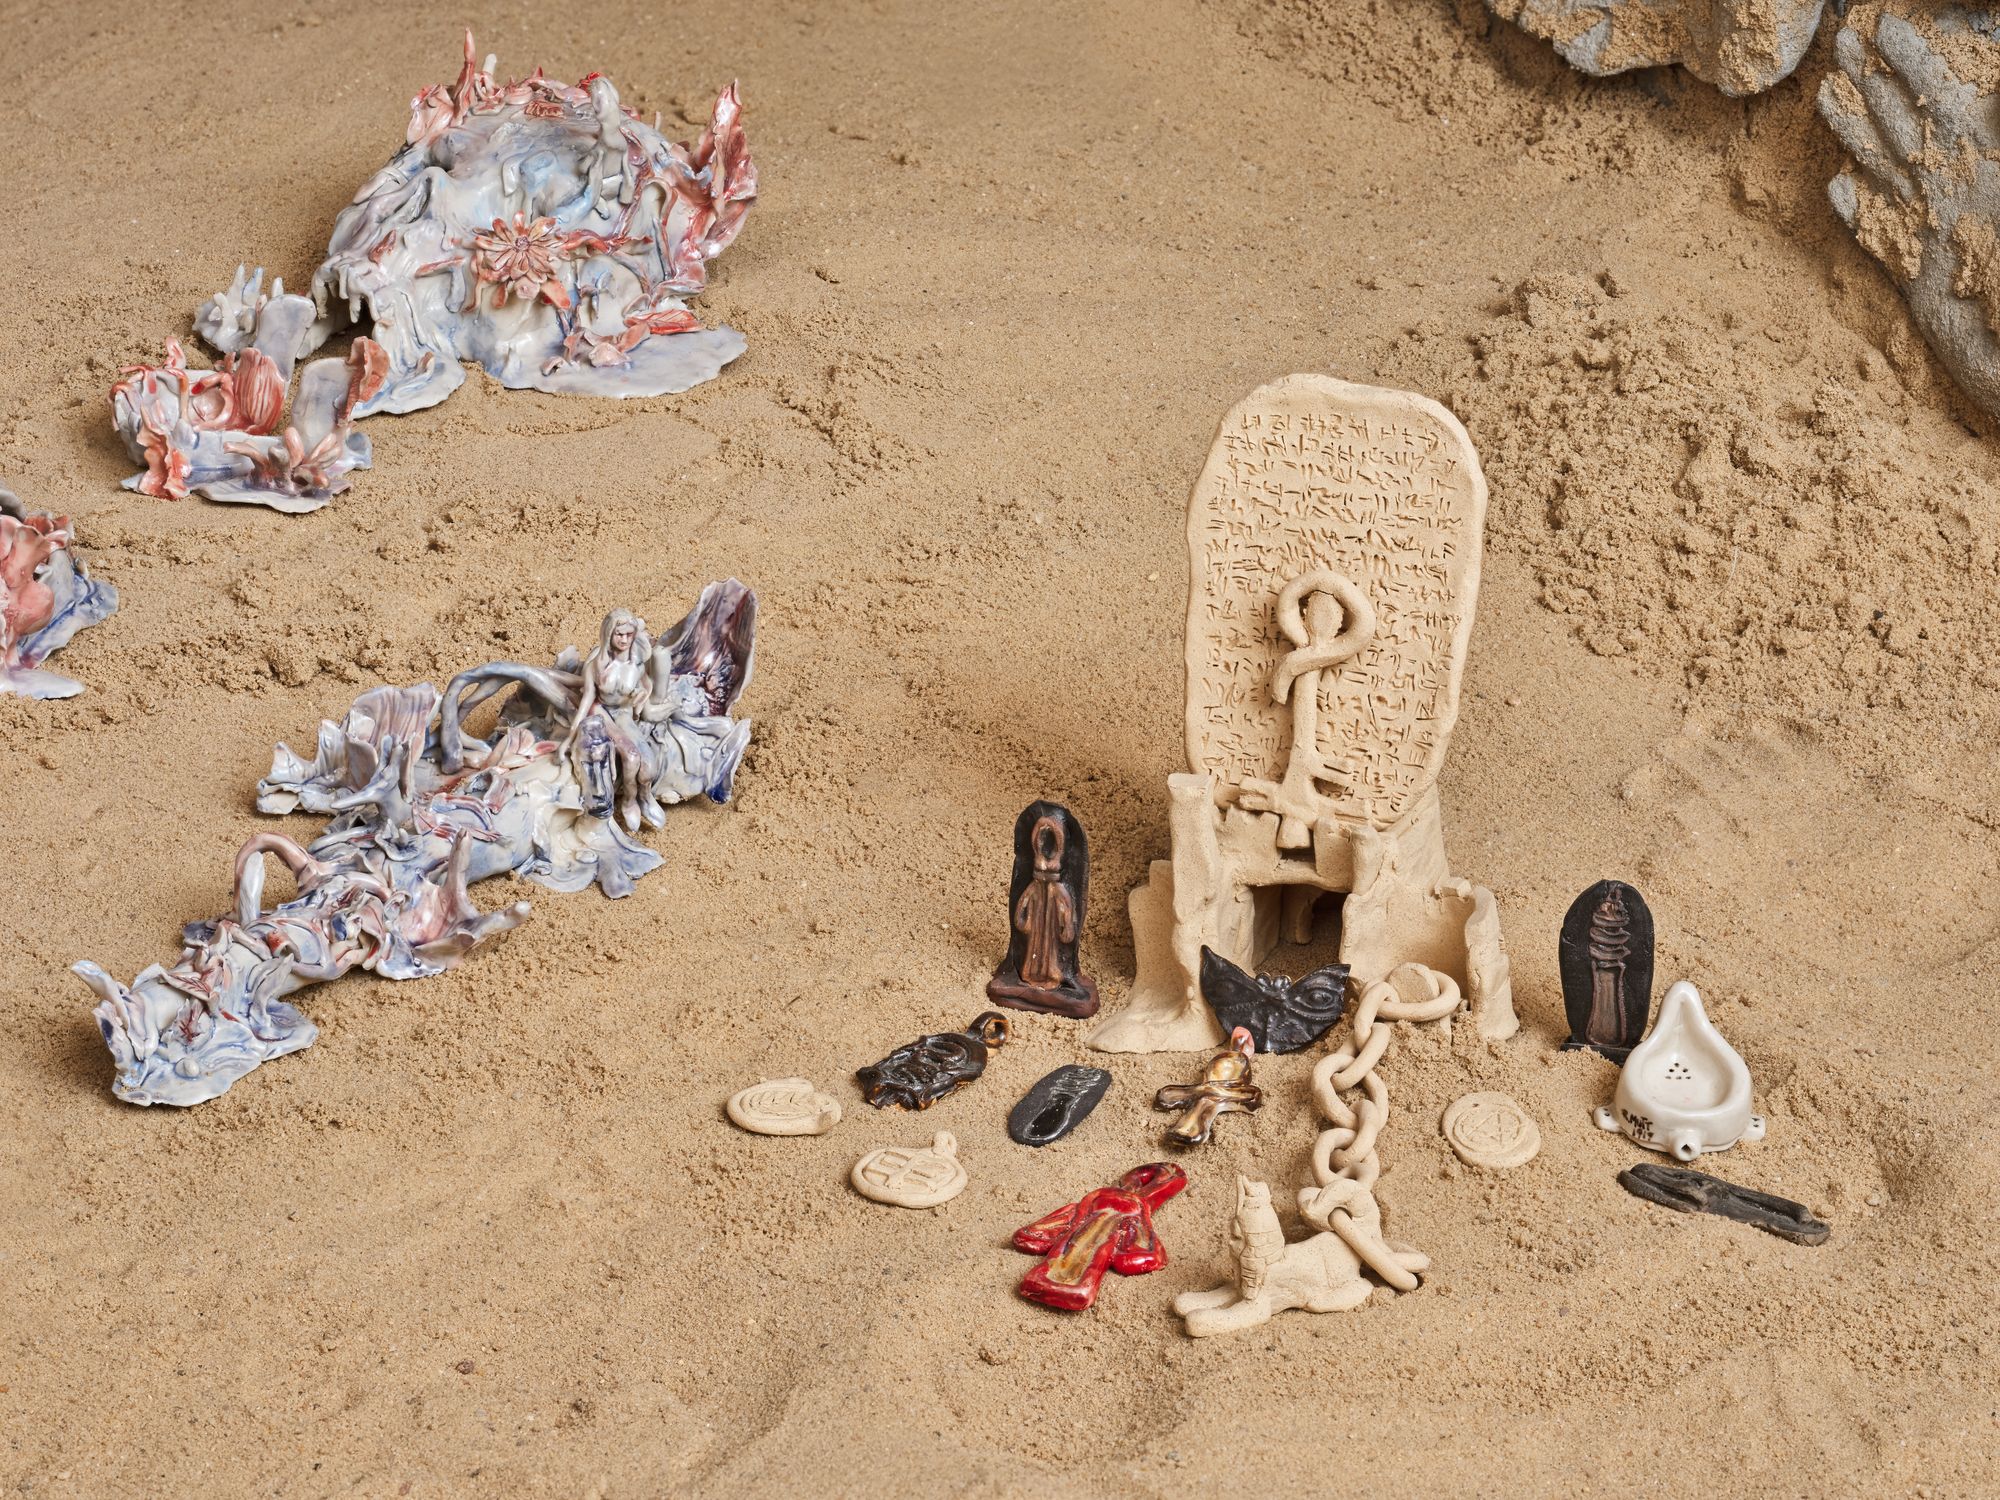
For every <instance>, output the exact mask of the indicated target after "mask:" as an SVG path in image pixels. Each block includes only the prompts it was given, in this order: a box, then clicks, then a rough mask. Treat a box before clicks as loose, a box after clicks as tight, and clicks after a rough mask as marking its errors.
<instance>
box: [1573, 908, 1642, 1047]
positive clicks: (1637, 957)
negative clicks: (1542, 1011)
mask: <svg viewBox="0 0 2000 1500" xmlns="http://www.w3.org/2000/svg"><path fill="white" fill-rule="evenodd" d="M1556 957H1557V960H1558V963H1559V965H1560V967H1561V969H1562V986H1563V1010H1564V1011H1565V1012H1566V1013H1567V1015H1568V1016H1569V1031H1570V1036H1569V1040H1568V1041H1566V1042H1564V1043H1563V1048H1564V1050H1565V1051H1567V1050H1569V1049H1571V1048H1575V1047H1588V1048H1589V1049H1590V1050H1591V1051H1593V1052H1596V1053H1598V1054H1600V1055H1601V1056H1604V1057H1608V1058H1610V1059H1611V1061H1613V1062H1615V1063H1620V1064H1622V1063H1623V1062H1624V1061H1625V1059H1626V1057H1627V1055H1628V1054H1630V1052H1631V1051H1632V1049H1633V1048H1634V1047H1636V1046H1638V1045H1639V1039H1640V1038H1641V1037H1643V1036H1644V1035H1645V1034H1646V1017H1647V1016H1648V1015H1649V1014H1651V1012H1652V1008H1653V914H1652V912H1650V911H1648V910H1647V909H1646V903H1645V901H1644V899H1643V898H1642V897H1641V896H1640V895H1639V893H1638V892H1637V891H1635V890H1633V889H1632V887H1631V886H1629V885H1626V884H1625V883H1624V882H1623V881H1621V880H1600V881H1598V882H1597V884H1596V885H1594V886H1592V887H1591V888H1590V889H1589V890H1587V891H1585V892H1584V893H1583V894H1582V895H1581V896H1578V897H1577V898H1576V900H1575V902H1573V903H1572V904H1571V906H1570V909H1569V914H1568V915H1567V916H1565V917H1564V918H1563V924H1562V937H1561V939H1560V940H1559V941H1558V943H1557V948H1556Z"/></svg>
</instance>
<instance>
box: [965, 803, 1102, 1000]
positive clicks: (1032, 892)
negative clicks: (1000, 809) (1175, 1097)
mask: <svg viewBox="0 0 2000 1500" xmlns="http://www.w3.org/2000/svg"><path fill="white" fill-rule="evenodd" d="M1089 885H1090V846H1089V844H1088V843H1086V842H1085V840H1084V837H1083V825H1082V824H1081V823H1079V822H1077V820H1076V816H1075V814H1073V813H1072V812H1071V811H1070V810H1069V809H1068V808H1066V807H1064V806H1063V805H1062V804H1061V803H1059V802H1032V803H1030V804H1029V805H1028V807H1027V809H1026V811H1024V812H1023V813H1022V814H1021V816H1020V817H1019V818H1017V819H1016V820H1015V822H1014V880H1013V884H1012V885H1011V886H1010V887H1009V888H1008V893H1007V920H1008V925H1009V926H1011V927H1012V929H1013V933H1012V936H1011V937H1010V938H1009V939H1008V943H1007V957H1006V960H1005V961H1004V962H1003V963H1002V964H1001V965H1000V968H999V970H998V972H996V973H995V974H994V976H993V978H992V980H991V981H990V982H988V984H987V986H986V994H987V998H988V999H991V1000H995V1001H998V1002H999V1003H1000V1004H1002V1005H1012V1006H1014V1007H1016V1008H1017V1009H1020V1010H1046V1011H1054V1012H1055V1013H1056V1014H1057V1015H1063V1016H1079V1017H1081V1016H1094V1015H1096V1014H1097V986H1096V985H1095V984H1093V983H1092V982H1091V981H1090V980H1088V979H1086V978H1084V976H1083V975H1082V973H1080V972H1079V971H1078V969H1077V960H1076V945H1077V940H1078V939H1079V938H1081V937H1082V936H1083V901H1084V893H1085V891H1086V890H1087V889H1088V887H1089Z"/></svg>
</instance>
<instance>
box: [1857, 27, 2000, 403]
mask: <svg viewBox="0 0 2000 1500" xmlns="http://www.w3.org/2000/svg"><path fill="white" fill-rule="evenodd" d="M1976 29H1977V28H1976V27H1975V24H1974V21H1973V19H1972V18H1971V17H1970V16H1968V14H1967V13H1966V12H1965V11H1964V10H1962V9H1959V8H1958V7H1956V6H1947V7H1944V8H1942V9H1939V10H1937V11H1935V12H1933V13H1931V14H1929V15H1925V16H1923V17H1921V21H1920V24H1913V23H1912V22H1911V21H1909V20H1905V19H1904V18H1903V17H1901V16H1883V17H1882V18H1881V19H1880V20H1879V21H1878V22H1877V23H1876V27H1875V34H1874V36H1873V38H1872V39H1870V38H1868V37H1864V36H1863V35H1862V33H1861V32H1859V31H1857V30H1856V29H1855V28H1854V27H1852V26H1846V27H1842V28H1841V31H1840V35H1839V36H1838V38H1836V40H1835V45H1834V56H1835V58H1836V59H1837V60H1838V62H1839V64H1840V70H1839V71H1838V72H1835V73H1830V74H1828V76H1827V79H1826V81H1825V83H1823V84H1822V85H1821V86H1820V92H1819V110H1820V113H1821V115H1823V116H1824V117H1825V119H1826V122H1827V124H1828V125H1830V126H1832V127H1833V132H1834V134H1835V135H1837V136H1838V137H1839V138H1840V141H1841V144H1842V145H1844V146H1845V147H1847V149H1848V152H1849V154H1850V155H1851V156H1852V157H1853V158H1854V168H1853V169H1852V170H1850V171H1846V172H1842V173H1841V174H1840V175H1839V176H1837V177H1835V178H1834V179H1833V181H1832V182H1830V183H1829V184H1828V185H1827V196H1828V198H1829V199H1830V200H1831V201H1832V203H1833V207H1834V211H1835V212H1836V213H1838V214H1839V215H1840V217H1841V218H1842V219H1843V220H1844V221H1845V222H1846V224H1847V226H1848V228H1850V229H1852V230H1853V231H1854V236H1855V238H1856V239H1857V240H1859V241H1860V243H1861V247H1862V248H1863V249H1864V250H1866V251H1867V252H1868V253H1869V254H1870V255H1872V256H1874V257H1875V258H1876V259H1877V260H1879V261H1880V262H1881V263H1882V266H1883V268H1884V269H1885V270H1886V271H1887V272H1888V273H1889V277H1890V279H1891V280H1892V281H1894V282H1895V283H1896V285H1897V286H1898V287H1899V288H1900V289H1901V291H1902V293H1903V296H1904V298H1905V299H1906V300H1907V301H1908V303H1909V306H1910V314H1911V317H1912V318H1913V319H1914V320H1915V322H1916V325H1917V328H1918V329H1919V330H1920V331H1921V332H1922V334H1923V336H1924V338H1925V340H1926V341H1927V342H1928V343H1929V344H1930V346H1931V349H1932V350H1933V351H1934V352H1935V353H1936V354H1937V357H1938V360H1939V362H1940V363H1942V364H1943V365H1944V367H1945V368H1946V369H1947V370H1949V371H1950V372H1951V375H1952V378H1953V379H1954V380H1956V381H1957V382H1958V384H1959V386H1960V388H1961V389H1963V390H1964V391H1965V393H1966V394H1967V395H1968V396H1970V397H1971V398H1972V399H1973V401H1975V402H1976V403H1978V405H1979V406H1981V407H1982V408H1984V409H1985V410H1986V411H1987V412H1988V413H1991V414H1993V415H1995V416H2000V339H1996V337H1995V333H1994V329H1995V326H1996V325H2000V160H1996V155H2000V98H1996V95H1995V94H1994V93H1993V92H1982V90H1981V87H1980V86H1979V85H1978V84H1976V83H1971V82H1967V81H1964V80H1961V79H1960V78H1959V77H1958V76H1957V75H1956V74H1955V73H1954V72H1953V71H1952V67H1951V64H1950V63H1949V62H1948V61H1947V60H1946V58H1945V56H1944V55H1943V53H1942V52H1941V51H1940V50H1939V47H1938V45H1937V43H1938V41H1939V40H1940V38H1941V37H1943V36H1944V35H1946V34H1948V33H1952V32H1961V33H1963V32H1972V31H1975V30H1976Z"/></svg>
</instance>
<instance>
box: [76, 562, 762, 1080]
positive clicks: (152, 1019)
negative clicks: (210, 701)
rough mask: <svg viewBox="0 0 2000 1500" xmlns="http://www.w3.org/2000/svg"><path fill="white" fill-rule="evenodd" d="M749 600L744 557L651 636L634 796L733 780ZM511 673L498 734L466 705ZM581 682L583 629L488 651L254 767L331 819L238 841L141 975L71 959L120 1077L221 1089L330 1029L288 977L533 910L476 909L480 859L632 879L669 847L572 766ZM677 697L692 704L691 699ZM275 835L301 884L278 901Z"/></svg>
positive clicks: (421, 958) (414, 967)
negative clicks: (311, 750) (205, 916)
mask: <svg viewBox="0 0 2000 1500" xmlns="http://www.w3.org/2000/svg"><path fill="white" fill-rule="evenodd" d="M611 618H612V619H613V620H614V621H615V620H618V619H620V618H628V619H629V618H631V617H629V616H624V615H623V612H614V613H613V615H612V617H611ZM755 619H756V596H755V595H754V594H752V593H751V592H750V590H748V589H747V588H745V587H744V586H743V585H742V584H740V583H738V582H737V581H736V580H735V579H728V580H725V581H723V582H719V583H712V584H710V585H709V586H708V587H707V588H705V589H704V590H703V591H702V594H701V598H700V600H699V601H698V602H697V603H696V605H695V607H694V610H693V611H692V612H691V613H690V614H689V615H688V616H687V618H686V619H684V620H682V621H681V622H680V624H678V625H676V626H675V627H674V628H673V629H672V630H669V631H668V632H666V634H665V635H664V636H663V637H662V638H661V640H660V641H659V642H658V643H656V644H654V645H653V646H652V647H651V650H650V652H649V653H648V657H647V671H648V673H649V674H650V675H649V681H650V682H652V683H654V684H659V683H664V684H666V690H665V691H664V692H662V691H661V690H660V689H659V688H657V687H654V688H652V689H650V690H649V691H648V694H647V695H646V696H644V697H638V696H635V697H634V699H633V700H632V701H633V706H634V707H635V709H637V710H641V711H639V712H635V714H634V718H633V722H634V723H635V724H636V725H637V726H638V727H637V729H636V730H635V732H634V737H633V744H634V745H635V746H636V747H637V749H636V750H635V752H634V753H633V756H632V763H633V764H636V765H638V766H639V767H640V772H639V774H640V776H641V778H642V779H641V780H640V781H638V782H637V783H636V785H633V784H631V783H628V785H632V790H633V794H634V795H635V796H637V797H641V798H644V797H650V798H651V799H652V800H654V801H656V802H680V801H684V800H687V799H688V798H691V797H696V796H702V795H706V796H708V797H709V798H711V799H712V800H714V801H716V802H723V801H726V800H728V798H729V796H730V793H731V790H732V786H733V781H734V777H735V773H736V769H737V764H738V762H739V760H740V759H741V757H742V753H743V744H744V741H745V739H746V738H747V736H748V734H749V724H748V722H747V721H744V722H740V723H734V724H732V721H731V720H730V719H729V718H728V714H729V711H730V709H731V707H732V706H733V705H734V704H735V702H736V699H737V695H738V694H739V693H740V692H741V691H742V689H743V687H744V686H745V685H746V684H747V683H748V682H749V679H750V667H751V648H752V629H753V626H754V622H755ZM609 633H610V634H612V635H616V634H618V632H617V631H616V630H612V631H610V632H609ZM502 693H506V694H508V696H507V698H506V699H505V701H504V702H503V703H502V705H501V709H500V713H499V715H498V721H497V723H495V724H494V726H493V728H492V729H491V730H490V732H489V734H488V735H487V737H484V738H482V737H481V736H479V735H475V734H473V733H472V732H470V731H469V730H468V729H467V727H466V722H467V719H468V718H469V716H470V715H471V713H472V712H473V710H474V709H475V708H477V707H478V706H479V705H480V704H481V703H483V702H485V701H486V700H487V699H489V698H492V697H494V696H496V695H498V694H502ZM586 694H587V689H586V687H585V681H584V674H583V672H582V671H581V668H580V661H579V658H578V657H577V655H576V653H575V652H574V651H570V652H565V653H564V654H563V656H562V657H560V658H558V660H557V663H556V665H555V666H554V667H538V666H531V665H528V664H526V663H523V662H489V663H487V664H486V665H485V666H481V667H474V668H472V669H471V670H470V671H466V672H461V673H460V674H459V675H458V676H456V677H454V678H453V679H452V680H451V682H450V683H449V684H448V685H447V686H446V688H445V690H444V692H443V693H442V694H440V693H439V692H438V690H437V688H436V687H434V686H433V685H432V684H430V683H428V682H425V683H418V684H416V685H414V686H409V687H398V686H382V687H376V688H371V689H369V690H368V691H367V692H365V693H363V694H362V695H361V696H360V697H359V698H358V699H356V700H355V702H354V705H353V707H351V708H350V709H348V711H347V713H346V715H345V717H343V718H342V720H341V721H340V722H339V723H337V724H335V723H332V722H327V723H323V724H321V725H320V732H319V746H318V750H317V753H316V754H315V755H314V757H313V758H312V759H311V760H310V761H308V760H306V759H305V758H303V757H302V756H299V755H296V754H294V753H293V752H292V751H291V750H290V749H288V748H287V747H286V746H284V745H279V746H278V748H277V752H276V754H275V755H274V756H273V757H272V762H271V771H270V774H269V775H268V776H266V777H265V778H264V780H263V781H262V782H260V783H259V784H258V788H257V809H258V811H260V812H265V813H289V812H294V811H297V810H300V809H303V810H305V811H308V812H316V813H323V814H330V815H331V821H330V822H329V823H328V825H327V827H326V829H325V830H324V832H322V833H321V834H320V836H319V837H318V838H316V839H314V840H313V841H312V842H311V843H310V844H301V843H299V842H298V841H296V840H294V839H292V838H289V837H287V836H286V835H284V834H282V833H278V832H276V831H270V832H264V833H259V834H257V835H256V836H255V837H254V838H252V839H250V840H249V842H247V843H246V844H245V845H244V846H243V849H242V851H241V852H240V853H239V854H238V856H237V861H236V871H235V900H234V902H233V903H232V906H231V909H230V911H229V912H227V913H226V914H224V915H222V916H219V917H217V918H215V919H213V920H212V921H205V922H190V923H188V924H187V925H186V926H185V927H184V928H183V929H182V933H181V940H182V944H183V946H182V950H181V954H180V957H179V958H178V959H176V960H175V961H174V962H172V963H171V964H168V965H164V966H163V965H160V964H154V965H152V966H151V967H149V968H147V969H146V970H145V971H143V972H142V973H141V974H140V975H139V976H138V977H137V978H136V979H134V980H133V981H132V982H131V983H130V984H129V985H127V984H122V983H120V982H119V981H118V980H116V979H113V978H112V977H111V975H110V974H108V973H106V972H105V971H104V970H103V969H101V968H99V967H98V966H97V965H96V964H91V963H80V964H77V965H76V966H75V969H76V972H77V973H78V974H79V975H81V976H82V977H83V979H84V980H85V982H86V983H88V984H89V985H90V987H91V989H92V990H93V991H95V992H96V994H97V997H98V1002H99V1003H98V1005H97V1009H96V1016H97V1023H98V1026H99V1028H100V1029H101V1030H102V1032H103V1035H104V1041H105V1045H106V1046H107V1047H108V1048H109V1049H110V1051H111V1055H112V1059H113V1061H114V1062H115V1063H116V1065H117V1077H116V1081H115V1082H114V1083H113V1085H112V1089H113V1092H115V1093H116V1094H117V1095H118V1097H119V1098H121V1099H124V1100H127V1101H129V1102H131V1103H133V1104H172V1105H191V1104H197V1103H200V1102H201V1101H202V1100H204V1099H213V1098H215V1097H216V1096H217V1095H218V1094H221V1093H223V1092H225V1091H226V1090H227V1089H228V1088H229V1087H230V1086H231V1085H232V1084H234V1083H235V1082H236V1081H237V1080H238V1079H239V1078H241V1077H242V1076H243V1075H244V1074H246V1073H248V1072H250V1071H251V1070H252V1069H253V1068H256V1067H259V1066H260V1065H262V1064H264V1063H266V1062H269V1061H271V1060H272V1059H273V1058H277V1057H282V1056H284V1055H285V1054H286V1053H289V1052H296V1051H298V1050H300V1049H301V1048H304V1047H307V1046H310V1045H311V1044H312V1042H313V1040H314V1038H315V1037H316V1036H317V1035H318V1031H317V1029H316V1028H315V1027H314V1025H313V1023H312V1022H311V1021H310V1020H309V1019H307V1017H306V1016H305V1015H304V1014H303V1013H302V1012H300V1011H299V1009H298V1008H297V1007H296V1006H294V1005H293V1004H292V1003H291V1002H290V1000H289V999H288V998H287V997H289V996H290V995H292V994H293V993H295V992H296V991H298V990H300V989H302V988H304V987H305V986H307V985H310V984H318V983H322V982H324V981H326V980H329V979H337V978H339V977H340V976H341V975H342V974H345V973H347V972H349V971H350V970H353V969H356V968H360V969H367V970H369V971H370V972H372V973H375V974H379V975H381V976H383V977H384V978H387V979H416V978H421V977H423V976H425V975H430V974H437V973H441V972H443V971H444V970H446V969H449V968H452V967H453V966H455V965H456V964H458V963H459V962H460V961H461V960H462V959H464V958H465V956H466V955H467V954H468V953H470V952H471V951H472V950H473V949H474V948H476V947H478V946H480V945H481V944H483V943H485V942H487V941H488V940H490V939H491V938H493V937H495V936H497V935H499V934H500V933H502V932H505V931H507V930H508V929H510V928H512V927H514V926H516V925H517V924H518V923H520V922H521V921H522V920H523V919H524V918H525V917H526V916H527V914H528V904H527V903H526V902H525V901H520V902H515V903H513V904H512V905H510V906H506V907H503V908H501V909H500V910H498V911H491V912H482V911H480V910H479V909H478V907H477V906H476V905H474V903H473V900H472V897H471V895H470V894H469V890H468V888H469V887H470V886H471V885H473V884H475V883H477V882H478V881H481V880H484V879H487V878H488V877H491V876H496V875H519V876H524V877H525V878H527V879H529V880H533V881H535V882H536V883H538V884H540V885H543V886H547V887H549V888H550V889H552V890H558V891H577V890H582V889H584V888H585V887H587V886H590V885H592V884H595V885H596V886H597V887H598V888H599V889H600V890H602V891H603V892H604V894H605V895H607V896H613V897H617V896H623V895H626V894H628V893H629V892H630V891H631V890H632V887H633V883H634V882H635V881H636V880H638V879H639V878H640V877H641V876H643V875H645V874H646V873H648V872H649V871H651V870H654V869H657V868H658V867H659V866H660V865H661V864H662V863H663V862H664V860H663V858H662V856H661V855H660V854H658V853H656V852H655V851H654V850H652V849H648V848H646V847H644V846H643V845H640V844H638V843H635V842H633V841H632V839H631V838H629V837H628V836H627V835H626V833H625V831H624V830H623V829H621V828H620V827H619V826H618V824H617V823H616V822H614V821H612V820H611V819H610V818H608V817H607V816H605V814H606V813H608V812H609V811H610V803H609V801H608V800H603V801H602V810H601V811H593V805H595V804H596V802H597V801H598V799H600V798H608V795H609V789H610V788H611V787H612V786H614V785H615V784H616V782H615V780H602V781H601V782H600V784H599V786H598V787H597V788H596V789H595V790H594V791H592V790H587V789H584V788H582V787H580V786H579V781H578V777H577V775H576V771H575V765H574V761H573V758H572V757H570V756H568V755H565V754H563V753H562V746H563V744H564V743H565V742H566V741H567V740H568V739H569V737H570V731H571V730H572V729H573V727H574V726H575V722H576V720H577V719H578V717H579V716H580V714H581V715H588V714H589V713H592V712H596V711H597V710H596V709H594V708H589V707H586V704H585V700H586ZM662 702H665V703H666V704H667V705H668V711H667V713H666V714H665V716H664V717H661V718H659V719H658V720H649V719H647V718H646V717H645V715H644V712H643V710H644V709H646V708H649V707H651V706H654V705H657V704H659V703H662ZM684 704H692V705H693V707H692V708H691V709H690V710H689V711H687V712H683V711H682V709H681V705H684ZM725 724H727V725H731V727H730V728H729V729H728V730H727V731H724V730H722V729H721V728H720V727H719V726H721V725H725ZM670 747H671V748H670ZM266 856H275V857H276V858H277V859H278V860H279V861H280V862H282V863H283V864H284V865H285V866H286V867H287V869H289V870H290V871H291V873H292V876H293V878H294V880H295V882H296V885H297V893H296V894H295V895H294V896H293V897H292V898H291V899H290V900H287V901H283V902H280V903H278V904H277V905H276V906H273V907H270V908H268V909H267V908H266V907H265V905H264V901H263V890H264V862H265V858H266Z"/></svg>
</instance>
